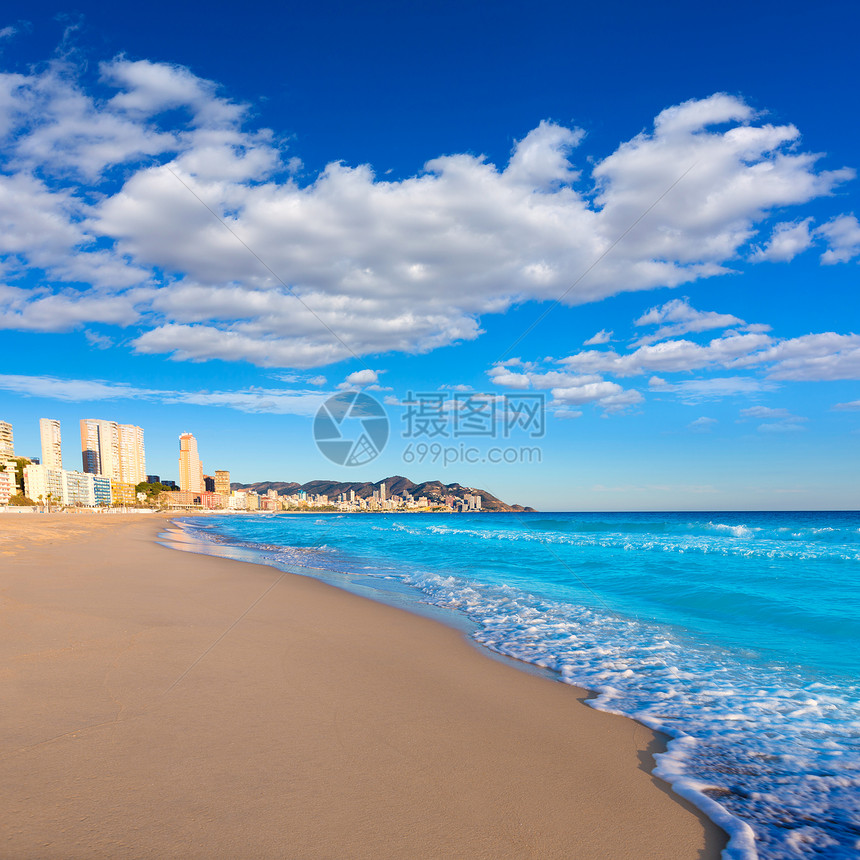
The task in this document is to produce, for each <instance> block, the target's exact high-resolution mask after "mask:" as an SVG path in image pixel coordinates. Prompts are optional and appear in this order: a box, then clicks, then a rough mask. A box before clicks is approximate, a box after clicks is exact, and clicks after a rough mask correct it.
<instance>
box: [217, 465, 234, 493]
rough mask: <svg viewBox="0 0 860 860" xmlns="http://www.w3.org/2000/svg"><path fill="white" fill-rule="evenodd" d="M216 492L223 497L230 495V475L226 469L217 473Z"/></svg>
mask: <svg viewBox="0 0 860 860" xmlns="http://www.w3.org/2000/svg"><path fill="white" fill-rule="evenodd" d="M215 492H216V493H220V494H221V495H222V496H229V495H230V473H229V472H228V471H227V470H226V469H218V470H217V471H216V472H215Z"/></svg>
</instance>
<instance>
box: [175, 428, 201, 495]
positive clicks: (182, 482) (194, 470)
mask: <svg viewBox="0 0 860 860" xmlns="http://www.w3.org/2000/svg"><path fill="white" fill-rule="evenodd" d="M179 489H180V490H181V491H182V492H183V493H202V492H203V465H202V463H201V462H200V456H199V454H198V453H197V440H196V439H195V438H194V436H192V435H191V433H183V434H182V435H181V436H180V437H179Z"/></svg>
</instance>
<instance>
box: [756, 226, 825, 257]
mask: <svg viewBox="0 0 860 860" xmlns="http://www.w3.org/2000/svg"><path fill="white" fill-rule="evenodd" d="M811 223H812V218H804V219H803V220H802V221H784V222H783V223H781V224H777V225H776V226H775V227H774V228H773V233H772V234H771V237H770V239H769V240H768V241H767V242H766V243H765V244H764V245H763V246H761V247H757V248H756V249H755V251H754V252H753V254H752V259H753V260H755V261H756V262H761V261H764V260H769V261H771V262H775V263H788V262H790V261H791V260H793V259H794V258H795V257H796V256H797V255H798V254H800V253H801V252H803V251H805V250H806V249H807V248H808V247H809V246H810V245H811V244H812V234H811V233H810V230H809V225H810V224H811Z"/></svg>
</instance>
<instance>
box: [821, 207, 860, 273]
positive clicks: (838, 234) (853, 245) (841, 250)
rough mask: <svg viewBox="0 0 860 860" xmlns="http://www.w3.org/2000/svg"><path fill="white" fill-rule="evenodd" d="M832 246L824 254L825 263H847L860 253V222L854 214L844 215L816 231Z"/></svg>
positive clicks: (822, 259)
mask: <svg viewBox="0 0 860 860" xmlns="http://www.w3.org/2000/svg"><path fill="white" fill-rule="evenodd" d="M815 232H816V233H818V234H819V235H820V236H823V237H824V238H825V240H826V241H827V244H828V245H829V246H830V247H829V248H828V249H827V250H826V251H825V252H824V253H823V254H822V255H821V262H822V263H824V264H825V265H833V264H834V263H847V262H849V261H850V260H853V259H854V257H856V256H858V255H860V222H858V221H857V218H856V217H855V216H854V215H842V216H840V217H839V218H834V219H833V220H832V221H828V222H827V223H826V224H824V225H822V226H821V227H819V228H818V229H817V230H816V231H815Z"/></svg>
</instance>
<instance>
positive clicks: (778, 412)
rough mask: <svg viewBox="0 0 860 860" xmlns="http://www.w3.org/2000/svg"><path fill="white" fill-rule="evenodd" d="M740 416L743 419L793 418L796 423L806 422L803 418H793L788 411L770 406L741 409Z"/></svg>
mask: <svg viewBox="0 0 860 860" xmlns="http://www.w3.org/2000/svg"><path fill="white" fill-rule="evenodd" d="M740 415H741V417H742V418H780V419H792V418H793V419H794V420H796V421H804V420H805V419H803V418H798V417H797V416H793V415H792V414H791V413H790V412H789V411H788V410H787V409H782V408H780V409H773V408H771V407H770V406H750V407H748V408H747V409H741V411H740Z"/></svg>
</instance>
